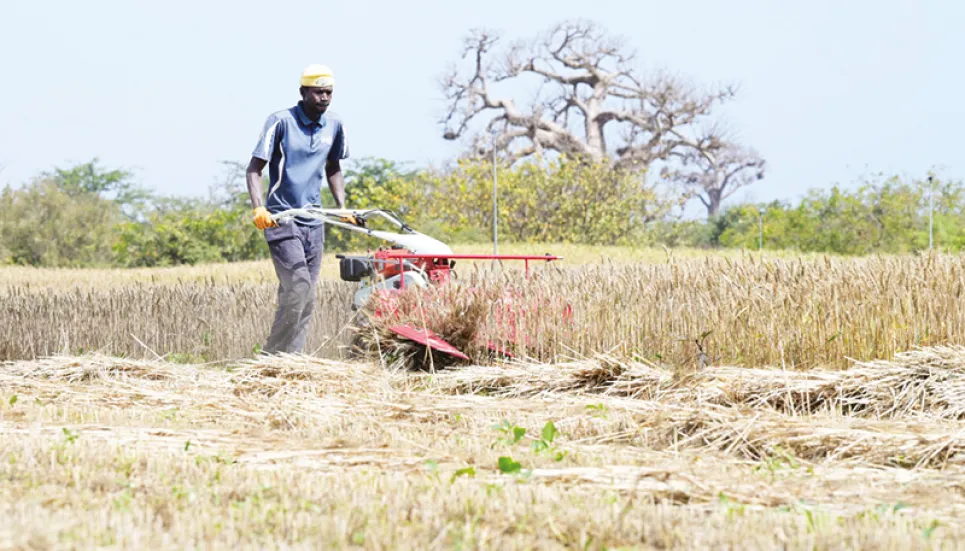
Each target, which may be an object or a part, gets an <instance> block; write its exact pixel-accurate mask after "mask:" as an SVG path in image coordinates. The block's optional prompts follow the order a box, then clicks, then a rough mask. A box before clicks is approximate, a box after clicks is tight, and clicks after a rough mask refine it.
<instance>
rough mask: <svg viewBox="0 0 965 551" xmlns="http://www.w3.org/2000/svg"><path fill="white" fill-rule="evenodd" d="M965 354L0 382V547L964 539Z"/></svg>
mask: <svg viewBox="0 0 965 551" xmlns="http://www.w3.org/2000/svg"><path fill="white" fill-rule="evenodd" d="M963 365H965V351H963V350H961V349H938V350H934V351H929V352H927V353H924V352H923V353H921V354H919V355H917V356H915V355H909V356H907V357H904V358H900V359H897V360H896V361H894V362H877V363H874V364H866V365H860V366H855V368H854V369H853V370H852V371H845V372H836V371H827V372H822V371H810V372H784V371H779V370H749V369H737V368H728V367H708V368H706V369H705V370H704V371H702V372H699V373H672V372H667V371H663V370H661V369H660V368H658V367H655V366H651V365H644V364H628V363H620V362H616V361H612V360H609V359H607V358H592V359H586V360H582V361H574V362H572V363H568V364H558V365H521V364H520V365H510V366H496V367H470V368H465V369H461V370H458V371H452V372H439V373H434V374H431V373H402V372H395V373H393V372H389V371H387V370H385V369H384V368H382V367H379V366H375V365H366V364H353V363H339V362H335V361H329V360H321V359H317V358H309V357H302V356H291V357H280V358H272V359H260V360H252V361H247V362H241V363H236V364H232V365H182V364H173V363H165V362H149V361H133V360H125V359H118V358H110V357H102V356H84V357H58V358H49V359H44V360H37V361H29V362H27V361H24V362H10V363H7V364H4V365H0V398H2V402H0V548H2V549H53V548H91V547H121V548H154V549H169V548H170V549H174V548H178V549H181V548H207V549H213V548H232V549H240V548H312V549H351V548H364V549H677V548H680V549H809V550H810V549H930V548H936V549H938V548H949V549H957V548H965V539H963V537H965V522H963V521H962V520H960V519H962V518H965V516H963V515H965V466H963V463H965V430H963V425H962V423H961V421H960V420H959V417H960V415H961V411H962V406H963V405H965V397H963V398H959V394H958V392H957V389H958V388H959V386H960V385H961V383H959V381H960V380H965V367H963Z"/></svg>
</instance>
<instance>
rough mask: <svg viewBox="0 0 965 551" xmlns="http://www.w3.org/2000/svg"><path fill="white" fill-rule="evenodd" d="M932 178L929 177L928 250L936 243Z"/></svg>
mask: <svg viewBox="0 0 965 551" xmlns="http://www.w3.org/2000/svg"><path fill="white" fill-rule="evenodd" d="M933 180H934V179H933V178H932V176H930V175H929V176H928V249H929V250H931V248H932V245H933V244H934V242H935V238H934V232H935V221H934V215H933V213H934V211H935V186H934V184H933Z"/></svg>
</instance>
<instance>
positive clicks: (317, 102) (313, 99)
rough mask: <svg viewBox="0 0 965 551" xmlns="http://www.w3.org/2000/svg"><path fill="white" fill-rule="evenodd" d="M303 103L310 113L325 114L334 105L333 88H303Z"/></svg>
mask: <svg viewBox="0 0 965 551" xmlns="http://www.w3.org/2000/svg"><path fill="white" fill-rule="evenodd" d="M301 91H302V101H303V102H304V103H305V106H306V107H308V109H309V110H310V111H313V112H315V113H319V114H321V113H324V112H325V110H326V109H328V105H329V104H330V103H332V89H331V88H315V87H305V86H303V87H302V90H301Z"/></svg>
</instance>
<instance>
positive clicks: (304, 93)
mask: <svg viewBox="0 0 965 551" xmlns="http://www.w3.org/2000/svg"><path fill="white" fill-rule="evenodd" d="M334 88H335V78H334V76H333V75H332V71H331V70H330V69H329V68H328V67H325V66H324V65H311V66H309V67H308V68H307V69H305V71H304V73H303V74H302V78H301V88H300V89H299V91H300V93H301V97H302V100H301V101H300V102H298V104H297V105H295V106H294V107H292V108H290V109H286V110H284V111H279V112H277V113H273V114H271V115H270V116H269V117H268V120H267V121H266V122H265V127H264V130H262V132H261V137H260V138H259V139H258V144H257V145H256V146H255V149H254V151H253V152H252V154H251V162H249V163H248V170H247V174H246V177H247V180H248V194H249V195H250V196H251V205H252V207H253V208H254V218H255V220H254V222H255V226H257V227H258V229H260V230H264V232H265V240H266V241H267V242H268V249H269V251H270V252H271V259H272V262H273V263H274V265H275V273H276V274H277V275H278V281H279V285H278V309H277V311H276V312H275V321H274V323H273V324H272V326H271V333H270V334H269V336H268V342H267V343H266V344H265V348H264V351H265V352H267V353H269V354H274V353H279V352H286V353H295V352H301V351H302V349H303V348H304V346H305V339H306V337H307V336H308V325H309V322H311V319H312V311H313V309H314V306H315V284H316V282H317V281H318V273H319V268H320V267H321V262H322V251H323V249H324V246H325V225H324V224H323V223H322V222H321V221H320V220H305V219H297V218H296V219H295V220H293V221H290V222H285V223H282V224H278V223H276V222H275V221H274V220H272V219H271V214H273V213H277V212H281V211H283V210H287V209H292V208H301V207H306V206H309V205H318V204H320V201H321V192H322V189H321V188H322V180H323V179H324V178H326V177H327V179H328V188H329V190H330V191H331V192H332V195H333V196H334V197H335V204H336V205H337V207H338V208H340V209H341V208H345V180H344V178H343V176H342V168H341V164H340V161H341V160H342V159H347V158H348V144H347V143H346V141H345V133H344V131H343V130H342V121H341V120H340V119H339V118H338V116H337V115H335V114H334V113H332V112H330V111H328V106H329V104H330V103H331V101H332V92H333V90H334ZM266 164H267V165H268V167H269V169H268V178H269V189H268V199H267V201H266V202H265V203H262V189H261V173H262V170H263V169H264V168H265V165H266Z"/></svg>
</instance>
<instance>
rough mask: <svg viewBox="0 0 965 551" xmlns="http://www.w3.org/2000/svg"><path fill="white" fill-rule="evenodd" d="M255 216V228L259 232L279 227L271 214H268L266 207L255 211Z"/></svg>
mask: <svg viewBox="0 0 965 551" xmlns="http://www.w3.org/2000/svg"><path fill="white" fill-rule="evenodd" d="M254 214H255V227H256V228H258V229H259V230H264V229H265V228H274V227H277V226H278V223H277V222H275V221H274V220H272V219H271V214H269V213H268V209H266V208H265V207H258V208H256V209H255V210H254Z"/></svg>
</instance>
